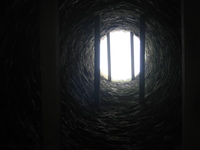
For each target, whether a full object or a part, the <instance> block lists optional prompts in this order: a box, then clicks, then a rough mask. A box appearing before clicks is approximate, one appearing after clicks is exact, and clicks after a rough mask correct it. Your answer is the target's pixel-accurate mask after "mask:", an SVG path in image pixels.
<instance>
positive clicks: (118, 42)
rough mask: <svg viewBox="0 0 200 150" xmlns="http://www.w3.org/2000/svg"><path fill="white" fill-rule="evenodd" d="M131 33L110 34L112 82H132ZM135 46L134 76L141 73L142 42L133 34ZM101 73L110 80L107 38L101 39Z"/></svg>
mask: <svg viewBox="0 0 200 150" xmlns="http://www.w3.org/2000/svg"><path fill="white" fill-rule="evenodd" d="M130 39H131V38H130V32H128V31H123V30H119V31H112V32H110V62H111V81H114V82H120V81H121V82H126V81H131V79H132V71H131V41H130ZM133 43H134V44H133V46H134V64H133V65H134V76H135V77H136V76H137V75H138V74H139V72H140V40H139V38H138V37H137V36H135V35H134V34H133ZM100 47H101V50H100V71H101V75H102V76H104V77H105V78H106V79H108V49H107V36H105V37H103V38H102V39H101V43H100Z"/></svg>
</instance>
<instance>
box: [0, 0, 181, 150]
mask: <svg viewBox="0 0 200 150" xmlns="http://www.w3.org/2000/svg"><path fill="white" fill-rule="evenodd" d="M3 3H4V6H5V7H4V8H3V9H2V10H1V11H2V13H1V14H3V15H2V19H1V28H2V29H1V31H0V32H1V34H2V35H3V38H2V39H1V41H3V42H2V44H1V54H0V57H1V58H0V61H1V63H0V65H1V68H3V72H4V73H3V74H2V75H1V76H2V77H1V80H2V81H1V82H2V85H3V86H4V89H3V92H2V93H3V97H4V100H3V102H2V103H3V105H1V107H2V108H1V110H2V111H3V113H2V114H3V115H2V118H3V120H4V121H3V123H2V124H1V129H2V130H1V132H2V134H1V135H4V137H3V139H4V142H3V143H4V146H5V147H7V149H16V150H18V149H42V137H43V135H42V115H41V114H42V101H41V75H40V74H41V70H40V22H39V2H38V1H36V0H33V1H28V0H26V1H21V0H14V1H6V2H3ZM140 14H144V15H145V19H146V20H145V21H146V33H145V34H146V45H145V52H146V62H145V63H146V66H145V104H140V103H139V77H137V78H136V79H135V80H133V81H130V82H125V83H124V82H109V81H107V80H106V79H105V78H104V77H102V76H101V81H100V106H99V107H98V108H94V107H93V101H94V85H93V83H94V16H95V15H100V23H101V27H100V33H101V37H103V36H104V35H106V34H107V33H108V32H110V31H112V30H117V29H123V30H129V31H132V32H134V33H135V34H136V35H138V36H139V34H140V31H139V27H140V24H139V15H140ZM59 30H60V57H61V64H60V74H61V80H60V81H61V108H62V109H61V110H62V111H61V115H62V116H61V119H62V120H61V138H62V139H61V147H62V149H130V150H131V149H134V150H146V149H154V150H180V149H181V148H182V142H181V141H182V83H181V78H182V67H181V63H182V59H181V55H182V54H181V1H180V0H168V1H165V0H159V1H158V0H148V1H147V0H135V1H132V0H123V1H119V0H102V1H100V0H96V1H89V0H83V1H82V0H60V1H59Z"/></svg>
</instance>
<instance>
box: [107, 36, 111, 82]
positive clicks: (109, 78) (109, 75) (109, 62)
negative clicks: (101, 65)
mask: <svg viewBox="0 0 200 150" xmlns="http://www.w3.org/2000/svg"><path fill="white" fill-rule="evenodd" d="M107 52H108V81H111V57H110V33H107Z"/></svg>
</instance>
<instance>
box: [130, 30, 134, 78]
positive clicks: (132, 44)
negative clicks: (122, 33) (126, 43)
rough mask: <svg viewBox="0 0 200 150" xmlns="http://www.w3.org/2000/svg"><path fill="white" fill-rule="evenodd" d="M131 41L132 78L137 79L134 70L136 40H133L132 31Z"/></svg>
mask: <svg viewBox="0 0 200 150" xmlns="http://www.w3.org/2000/svg"><path fill="white" fill-rule="evenodd" d="M130 43H131V78H132V80H134V79H135V72H134V41H133V32H130Z"/></svg>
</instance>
